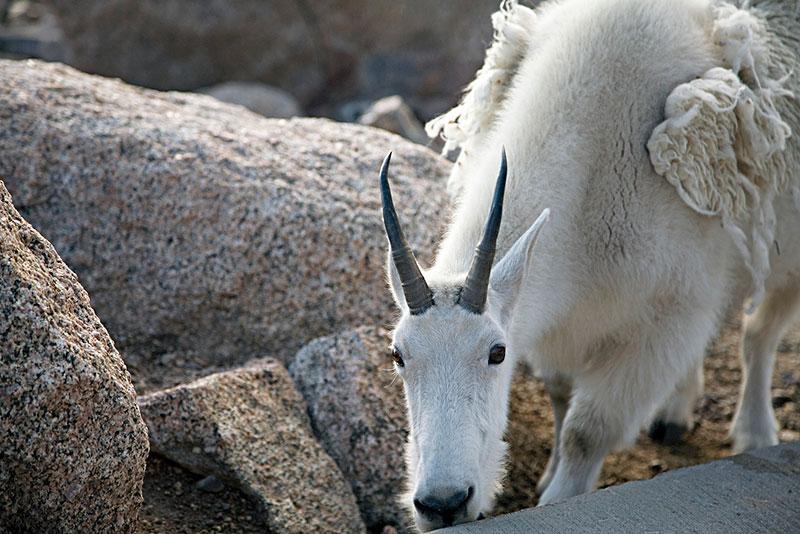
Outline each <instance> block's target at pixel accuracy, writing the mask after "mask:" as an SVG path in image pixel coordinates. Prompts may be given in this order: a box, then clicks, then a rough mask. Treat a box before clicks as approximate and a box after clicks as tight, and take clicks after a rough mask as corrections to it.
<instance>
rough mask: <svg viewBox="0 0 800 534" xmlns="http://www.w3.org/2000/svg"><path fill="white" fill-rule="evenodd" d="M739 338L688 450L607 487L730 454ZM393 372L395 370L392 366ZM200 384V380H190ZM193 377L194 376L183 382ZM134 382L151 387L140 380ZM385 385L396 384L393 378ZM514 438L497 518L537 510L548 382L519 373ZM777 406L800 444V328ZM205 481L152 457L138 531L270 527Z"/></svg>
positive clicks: (709, 374) (722, 354) (710, 364)
mask: <svg viewBox="0 0 800 534" xmlns="http://www.w3.org/2000/svg"><path fill="white" fill-rule="evenodd" d="M738 343H739V331H738V328H737V327H736V326H735V325H733V326H730V327H728V328H727V329H726V330H725V332H724V333H723V334H722V336H720V338H719V339H718V340H717V342H716V343H715V344H714V345H713V347H712V348H711V349H710V350H709V353H708V356H707V358H706V363H705V379H706V390H705V393H704V395H703V397H702V398H701V400H700V402H699V403H698V405H697V407H696V412H695V413H696V415H697V419H698V423H697V426H696V427H695V428H694V430H693V431H692V432H691V433H690V435H689V436H687V438H686V439H685V440H684V442H683V443H681V444H678V445H674V446H666V445H661V444H656V443H653V442H652V441H651V440H650V439H649V438H648V437H647V436H646V435H645V433H642V435H641V437H640V439H639V440H638V442H637V444H636V446H635V447H634V448H632V449H630V450H627V451H621V452H617V453H614V454H612V455H610V456H609V457H608V458H607V459H606V463H605V467H604V468H603V473H602V475H601V479H600V487H607V486H613V485H615V484H622V483H624V482H628V481H631V480H642V479H647V478H651V477H653V476H656V475H658V474H659V473H662V472H664V471H668V470H670V469H676V468H680V467H686V466H690V465H694V464H698V463H703V462H708V461H711V460H714V459H717V458H721V457H723V456H727V455H729V454H731V451H730V447H729V445H728V443H727V439H726V435H727V431H728V425H729V423H730V421H731V419H732V417H733V413H734V410H735V407H736V396H737V392H738V387H739V379H740V372H741V371H740V365H739V356H738ZM387 367H388V365H387ZM163 370H164V371H165V372H167V373H170V376H172V379H173V380H177V381H181V380H182V378H181V376H180V373H179V371H176V370H175V369H174V368H168V367H167V366H165V367H164V369H163ZM191 376H192V377H196V376H197V374H196V373H191ZM184 378H188V376H186V377H184ZM133 380H134V382H135V383H136V382H140V383H146V382H147V380H148V379H147V378H146V377H142V376H137V375H136V373H135V372H134V375H133ZM386 386H387V387H388V388H392V389H396V390H398V392H399V391H400V390H402V387H401V385H400V384H399V383H396V382H395V383H394V384H392V380H391V378H390V376H388V375H387V378H386ZM511 403H512V410H511V421H510V426H509V431H508V439H509V442H510V445H511V446H510V454H511V456H510V465H509V472H508V479H507V481H506V484H505V488H506V490H505V491H504V493H503V494H502V495H501V497H500V499H499V501H498V506H497V509H496V510H495V512H496V513H497V514H501V513H508V512H513V511H516V510H520V509H522V508H527V507H531V506H535V505H536V495H535V493H534V491H533V489H534V487H535V486H536V481H537V479H538V477H539V475H540V474H541V473H542V471H543V470H544V466H545V464H546V463H547V458H548V455H549V453H550V446H551V443H552V438H553V435H552V415H551V412H550V405H549V402H548V400H547V395H546V393H545V391H544V388H543V387H542V385H541V383H540V382H539V381H538V380H536V379H535V378H532V377H529V376H526V373H525V372H524V370H522V371H521V372H520V373H518V376H517V379H516V381H515V386H514V390H513V393H512V399H511ZM773 405H774V406H775V411H776V415H777V417H778V421H779V423H780V426H781V429H782V430H781V434H780V438H781V441H795V440H798V439H800V328H796V329H795V330H794V331H793V332H792V333H791V334H790V335H789V336H787V338H786V339H785V340H784V342H783V343H782V344H781V346H780V349H779V353H778V358H777V363H776V367H775V372H774V377H773ZM202 478H203V477H202V476H199V475H194V474H192V473H189V472H188V471H186V470H184V469H182V468H181V467H180V466H178V465H176V464H173V463H171V462H169V461H168V460H165V459H164V458H161V457H159V456H158V455H156V454H151V456H150V458H149V459H148V463H147V472H146V475H145V483H144V488H143V494H144V506H143V507H142V510H141V512H140V521H139V532H142V533H149V532H153V533H155V532H163V531H165V530H169V531H173V532H197V531H200V530H203V531H218V532H256V531H259V529H263V527H262V526H261V525H260V524H259V522H258V520H257V519H256V517H257V516H256V511H255V508H254V507H253V505H252V504H251V503H250V501H249V499H248V498H247V496H245V495H244V494H243V493H241V492H240V491H238V490H236V489H234V488H231V487H227V486H226V487H225V488H224V489H223V490H222V491H220V492H219V493H208V492H205V491H203V490H201V489H199V488H198V482H199V481H200V480H202Z"/></svg>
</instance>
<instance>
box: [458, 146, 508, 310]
mask: <svg viewBox="0 0 800 534" xmlns="http://www.w3.org/2000/svg"><path fill="white" fill-rule="evenodd" d="M507 174H508V163H507V162H506V149H505V148H503V153H502V156H501V160H500V173H499V174H498V175H497V184H496V185H495V187H494V197H493V198H492V208H491V211H490V212H489V218H488V220H487V221H486V227H485V228H484V230H483V237H481V241H480V243H479V244H478V247H477V248H476V249H475V256H473V257H472V264H471V265H470V267H469V273H468V274H467V280H466V282H464V288H463V289H462V290H461V295H459V297H458V302H459V304H461V306H462V307H463V308H464V309H466V310H468V311H471V312H472V313H483V310H484V307H485V306H486V293H487V292H488V290H489V275H490V274H491V272H492V263H493V262H494V252H495V245H496V244H497V234H498V233H499V232H500V219H501V218H502V216H503V196H504V194H505V191H506V175H507Z"/></svg>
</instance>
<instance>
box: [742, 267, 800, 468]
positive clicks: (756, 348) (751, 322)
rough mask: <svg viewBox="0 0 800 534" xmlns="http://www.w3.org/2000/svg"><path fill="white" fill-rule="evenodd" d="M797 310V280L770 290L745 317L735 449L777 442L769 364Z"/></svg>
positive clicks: (799, 306) (799, 288)
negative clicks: (749, 314)
mask: <svg viewBox="0 0 800 534" xmlns="http://www.w3.org/2000/svg"><path fill="white" fill-rule="evenodd" d="M798 309H800V283H798V284H796V285H793V286H791V287H788V288H782V289H780V290H776V291H772V292H771V293H770V294H769V295H767V297H766V298H765V299H764V302H762V303H761V305H760V306H759V307H758V309H757V310H756V312H755V313H754V314H753V315H752V316H750V317H747V318H746V319H745V323H744V336H743V338H742V368H743V369H742V387H741V392H740V394H739V403H738V405H737V409H736V415H735V416H734V418H733V424H732V425H731V432H730V436H731V438H732V439H733V449H734V451H735V452H742V451H745V450H749V449H754V448H758V447H766V446H768V445H775V444H777V443H778V423H777V421H776V420H775V412H774V411H773V410H772V397H771V394H770V392H771V386H772V367H773V365H774V363H775V351H776V350H777V348H778V343H779V342H780V340H781V338H782V337H783V334H784V333H785V331H786V328H787V327H788V326H789V325H790V324H791V322H792V319H793V318H794V317H795V316H796V314H797V311H798Z"/></svg>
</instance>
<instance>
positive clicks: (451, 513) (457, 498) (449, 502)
mask: <svg viewBox="0 0 800 534" xmlns="http://www.w3.org/2000/svg"><path fill="white" fill-rule="evenodd" d="M474 494H475V488H474V486H470V487H469V488H467V490H465V491H457V492H454V493H450V495H448V496H447V497H444V498H442V497H439V496H438V495H433V494H431V495H427V496H425V497H422V498H421V499H414V507H415V508H416V509H417V511H418V512H419V513H421V514H423V515H426V516H429V517H431V516H438V517H439V518H440V519H442V520H443V521H444V522H445V523H447V524H452V522H453V519H454V518H455V516H456V515H457V514H458V513H460V512H463V511H466V508H467V503H468V502H469V500H470V499H471V498H472V496H473V495H474Z"/></svg>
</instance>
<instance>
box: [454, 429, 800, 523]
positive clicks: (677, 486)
mask: <svg viewBox="0 0 800 534" xmlns="http://www.w3.org/2000/svg"><path fill="white" fill-rule="evenodd" d="M798 525H800V443H785V444H783V445H776V446H774V447H767V448H764V449H758V450H754V451H750V452H747V453H745V454H740V455H738V456H733V457H730V458H725V459H723V460H717V461H715V462H710V463H707V464H702V465H697V466H694V467H687V468H685V469H676V470H674V471H670V472H668V473H664V474H661V475H658V476H657V477H655V478H653V479H652V480H640V481H635V482H628V483H627V484H622V485H620V486H614V487H613V488H606V489H603V490H600V491H594V492H590V493H586V494H583V495H578V496H577V497H573V498H572V499H567V500H566V501H564V502H561V503H556V504H551V505H547V506H540V507H537V508H530V509H527V510H521V511H519V512H515V513H513V514H507V515H502V516H499V517H493V518H491V519H486V520H484V521H477V522H474V523H465V524H463V525H458V526H456V527H451V528H448V529H442V530H440V531H438V532H441V533H442V534H445V533H447V534H493V533H495V532H504V533H508V534H527V533H528V532H548V533H549V532H552V533H554V534H571V533H573V532H687V533H692V534H708V533H714V534H717V533H729V534H745V533H751V532H776V533H777V532H785V533H790V532H797V530H798V529H797V527H798Z"/></svg>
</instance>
